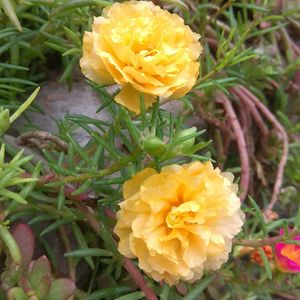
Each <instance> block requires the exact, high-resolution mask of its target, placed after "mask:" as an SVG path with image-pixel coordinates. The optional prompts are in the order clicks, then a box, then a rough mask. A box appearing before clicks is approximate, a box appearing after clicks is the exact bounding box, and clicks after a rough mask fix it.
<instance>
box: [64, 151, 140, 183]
mask: <svg viewBox="0 0 300 300" xmlns="http://www.w3.org/2000/svg"><path fill="white" fill-rule="evenodd" d="M140 152H141V150H140V149H136V150H135V151H133V153H132V154H131V155H129V156H127V157H125V158H123V159H121V160H120V161H119V162H117V163H115V164H113V165H112V166H111V167H109V168H107V169H104V170H100V171H99V172H98V173H84V174H80V175H78V176H67V177H64V178H63V179H62V181H63V182H65V183H69V182H81V181H85V180H87V179H94V178H99V177H103V176H107V175H111V174H113V173H115V172H117V171H119V170H120V169H122V168H123V167H125V166H126V165H127V164H128V163H130V162H131V161H133V160H134V159H136V156H137V155H138V154H139V153H140Z"/></svg>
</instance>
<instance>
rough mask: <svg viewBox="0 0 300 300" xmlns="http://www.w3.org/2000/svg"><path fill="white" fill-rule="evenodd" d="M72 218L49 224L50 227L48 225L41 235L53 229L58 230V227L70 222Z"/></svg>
mask: <svg viewBox="0 0 300 300" xmlns="http://www.w3.org/2000/svg"><path fill="white" fill-rule="evenodd" d="M69 222H70V220H68V219H61V220H57V221H55V222H54V223H52V224H51V225H49V226H48V227H46V228H45V229H44V230H43V231H42V232H41V233H40V236H43V235H45V234H47V233H49V232H51V231H53V230H56V229H57V228H59V227H60V226H62V225H65V224H67V223H69Z"/></svg>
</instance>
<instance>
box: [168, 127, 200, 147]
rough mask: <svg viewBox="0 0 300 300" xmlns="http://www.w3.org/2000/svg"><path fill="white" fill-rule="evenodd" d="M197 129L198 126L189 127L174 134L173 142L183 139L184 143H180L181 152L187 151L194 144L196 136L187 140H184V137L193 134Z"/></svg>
mask: <svg viewBox="0 0 300 300" xmlns="http://www.w3.org/2000/svg"><path fill="white" fill-rule="evenodd" d="M196 131H197V128H196V127H191V128H188V129H183V130H181V131H178V132H176V133H175V134H174V136H173V142H174V143H176V142H178V141H180V140H183V141H182V143H180V144H179V145H178V146H179V149H180V150H181V152H185V151H187V150H189V149H190V148H191V147H193V146H194V144H195V137H191V138H189V139H187V140H184V138H185V137H187V136H189V135H191V134H193V133H195V132H196Z"/></svg>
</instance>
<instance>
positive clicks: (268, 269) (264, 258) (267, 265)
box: [258, 248, 272, 279]
mask: <svg viewBox="0 0 300 300" xmlns="http://www.w3.org/2000/svg"><path fill="white" fill-rule="evenodd" d="M258 252H259V254H260V256H261V258H262V262H263V264H264V267H265V270H266V272H267V275H268V278H269V279H272V270H271V267H270V263H269V260H268V257H267V255H266V253H265V251H264V250H263V249H262V248H258Z"/></svg>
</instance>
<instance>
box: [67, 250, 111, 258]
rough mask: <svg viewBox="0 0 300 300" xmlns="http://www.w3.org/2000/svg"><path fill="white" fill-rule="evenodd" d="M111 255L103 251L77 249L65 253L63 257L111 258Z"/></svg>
mask: <svg viewBox="0 0 300 300" xmlns="http://www.w3.org/2000/svg"><path fill="white" fill-rule="evenodd" d="M112 255H113V254H112V253H111V252H110V251H108V250H105V249H98V248H87V249H78V250H74V251H71V252H68V253H65V255H64V256H65V257H85V256H112Z"/></svg>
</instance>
